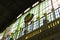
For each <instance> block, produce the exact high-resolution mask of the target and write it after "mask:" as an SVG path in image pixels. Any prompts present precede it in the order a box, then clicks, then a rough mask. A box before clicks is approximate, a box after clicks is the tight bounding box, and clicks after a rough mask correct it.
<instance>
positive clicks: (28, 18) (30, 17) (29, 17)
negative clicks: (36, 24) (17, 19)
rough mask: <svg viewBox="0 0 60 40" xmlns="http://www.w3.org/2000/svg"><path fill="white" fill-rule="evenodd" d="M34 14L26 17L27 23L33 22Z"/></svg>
mask: <svg viewBox="0 0 60 40" xmlns="http://www.w3.org/2000/svg"><path fill="white" fill-rule="evenodd" d="M33 16H34V15H33V14H28V15H27V16H26V17H25V22H29V21H31V20H32V18H33Z"/></svg>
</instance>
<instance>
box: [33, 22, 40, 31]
mask: <svg viewBox="0 0 60 40" xmlns="http://www.w3.org/2000/svg"><path fill="white" fill-rule="evenodd" d="M38 27H39V25H38V21H36V22H34V27H33V30H35V29H37V28H38Z"/></svg>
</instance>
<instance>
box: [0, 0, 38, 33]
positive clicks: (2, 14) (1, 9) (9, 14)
mask: <svg viewBox="0 0 60 40" xmlns="http://www.w3.org/2000/svg"><path fill="white" fill-rule="evenodd" d="M37 1H38V0H0V32H3V31H4V30H5V29H6V27H7V26H8V25H10V24H11V23H12V22H13V20H14V19H15V18H16V17H17V16H18V15H19V14H20V13H21V12H23V11H24V10H25V9H27V8H28V7H30V6H31V5H32V4H33V3H35V2H37Z"/></svg>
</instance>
